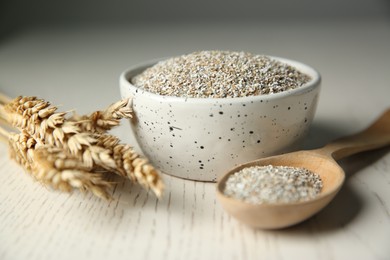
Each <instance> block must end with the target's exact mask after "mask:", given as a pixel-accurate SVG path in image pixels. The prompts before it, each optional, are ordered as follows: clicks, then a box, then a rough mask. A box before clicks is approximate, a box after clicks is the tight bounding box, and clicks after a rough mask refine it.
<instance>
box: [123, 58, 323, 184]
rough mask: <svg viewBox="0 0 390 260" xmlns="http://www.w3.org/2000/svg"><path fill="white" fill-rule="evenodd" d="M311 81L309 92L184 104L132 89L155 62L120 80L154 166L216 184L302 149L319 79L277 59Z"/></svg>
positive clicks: (300, 66) (184, 101)
mask: <svg viewBox="0 0 390 260" xmlns="http://www.w3.org/2000/svg"><path fill="white" fill-rule="evenodd" d="M272 58H274V59H277V60H279V61H281V62H285V63H288V64H290V65H292V66H294V67H295V68H297V69H299V70H300V71H302V72H304V73H306V74H308V75H310V76H311V78H312V80H311V81H310V82H308V83H307V84H305V85H304V86H302V87H300V88H297V89H294V90H289V91H285V92H281V93H277V94H271V95H260V96H251V97H241V98H179V97H169V96H161V95H156V94H153V93H150V92H147V91H144V90H142V89H139V88H137V87H135V86H134V85H132V84H131V82H130V81H131V79H132V77H134V76H135V75H137V74H139V73H140V72H142V71H143V70H144V69H145V68H147V67H149V66H152V65H153V64H154V63H155V62H152V63H148V64H145V65H140V66H136V67H133V68H130V69H128V70H126V71H125V72H123V73H122V74H121V75H120V91H121V95H122V98H127V97H133V109H134V112H135V117H136V118H135V120H133V121H132V122H131V128H132V130H133V134H134V135H135V138H136V140H137V142H138V144H139V146H140V148H141V149H142V151H143V152H144V154H145V155H146V156H147V157H148V158H149V159H150V161H151V162H152V163H153V164H154V165H155V166H156V167H157V168H158V169H160V170H161V171H162V172H163V173H167V174H170V175H174V176H178V177H181V178H186V179H192V180H201V181H215V180H216V178H217V177H218V176H219V175H220V174H222V173H224V172H226V171H227V170H229V169H230V168H232V167H234V166H235V165H237V164H241V163H244V162H247V161H251V160H255V159H259V158H261V157H265V156H270V155H274V154H278V153H282V152H288V151H292V150H294V149H297V148H298V145H299V144H300V143H301V141H302V139H303V138H304V137H305V136H306V134H307V132H308V129H309V126H310V123H311V121H312V119H313V117H314V113H315V110H316V105H317V100H318V95H319V90H320V81H321V78H320V75H319V73H318V72H317V71H315V70H314V69H313V68H311V67H309V66H307V65H305V64H302V63H299V62H296V61H292V60H287V59H282V58H276V57H272Z"/></svg>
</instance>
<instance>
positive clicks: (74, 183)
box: [32, 147, 111, 199]
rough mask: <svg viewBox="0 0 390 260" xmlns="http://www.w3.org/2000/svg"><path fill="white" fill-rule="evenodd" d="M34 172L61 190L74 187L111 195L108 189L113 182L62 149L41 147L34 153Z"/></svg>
mask: <svg viewBox="0 0 390 260" xmlns="http://www.w3.org/2000/svg"><path fill="white" fill-rule="evenodd" d="M32 172H33V174H34V176H35V177H36V178H37V179H38V180H39V181H41V182H42V183H44V184H46V185H48V186H50V187H52V188H54V189H58V190H61V191H65V192H71V191H72V190H73V189H79V190H81V191H84V192H85V191H91V192H92V193H93V194H94V195H96V196H97V197H100V198H104V199H110V198H111V196H110V195H109V193H108V192H107V189H108V188H110V187H111V184H110V183H109V182H107V181H105V180H104V178H103V175H102V174H101V173H96V172H93V171H92V169H91V167H89V166H88V165H85V164H84V163H83V162H81V161H80V160H79V159H78V158H77V157H74V156H72V155H70V154H66V153H64V151H63V150H62V149H58V148H47V147H41V148H38V149H36V150H35V151H34V153H33V164H32Z"/></svg>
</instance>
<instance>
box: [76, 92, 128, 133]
mask: <svg viewBox="0 0 390 260" xmlns="http://www.w3.org/2000/svg"><path fill="white" fill-rule="evenodd" d="M132 112H133V111H132V109H131V99H124V100H121V101H118V102H116V103H114V104H111V105H110V106H109V107H108V108H107V109H105V110H103V111H95V112H93V113H92V114H90V115H84V116H80V115H77V114H74V115H73V116H72V117H71V118H70V119H69V120H71V121H74V122H77V124H78V125H79V126H80V127H81V129H83V130H85V131H88V132H98V133H105V132H107V131H109V130H111V129H112V128H114V127H116V126H118V125H119V124H120V120H121V119H122V118H131V117H132Z"/></svg>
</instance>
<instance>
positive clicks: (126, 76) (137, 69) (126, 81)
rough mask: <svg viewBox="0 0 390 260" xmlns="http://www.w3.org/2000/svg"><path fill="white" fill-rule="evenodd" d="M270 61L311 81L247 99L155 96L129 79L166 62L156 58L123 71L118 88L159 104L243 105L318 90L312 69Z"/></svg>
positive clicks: (318, 78)
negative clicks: (285, 66) (302, 74)
mask: <svg viewBox="0 0 390 260" xmlns="http://www.w3.org/2000/svg"><path fill="white" fill-rule="evenodd" d="M265 56H267V57H269V58H271V59H275V60H277V61H280V62H283V63H286V64H288V65H290V66H292V67H294V68H296V69H298V70H299V71H301V72H303V73H306V74H308V75H309V76H310V77H311V80H310V81H309V82H308V83H306V84H304V85H302V86H300V87H298V88H295V89H290V90H286V91H283V92H279V93H273V94H265V95H256V96H247V97H234V98H231V97H227V98H193V97H177V96H164V95H159V94H155V93H152V92H149V91H147V90H144V89H141V88H139V87H137V86H135V85H134V84H132V83H131V79H132V78H133V77H134V76H135V75H137V74H139V73H141V72H142V71H144V70H145V69H147V68H148V67H151V66H153V65H154V64H156V63H157V62H159V61H163V60H166V59H167V58H158V59H153V60H149V61H146V62H143V63H138V64H136V65H133V66H131V67H129V68H127V69H126V70H124V71H123V72H122V73H121V74H120V76H119V81H120V84H119V85H120V88H121V89H122V88H125V87H126V88H130V89H132V92H135V93H142V95H143V96H146V97H149V98H151V99H154V100H156V101H160V102H186V103H221V104H224V103H243V102H245V103H246V102H258V101H261V102H264V101H270V100H277V99H283V98H285V97H288V96H294V95H301V94H304V93H307V92H311V91H312V90H314V89H316V88H319V87H320V83H321V75H320V73H319V72H318V71H317V70H316V69H315V68H313V67H311V66H309V65H307V64H305V63H302V62H299V61H296V60H291V59H287V58H282V57H277V56H271V55H265Z"/></svg>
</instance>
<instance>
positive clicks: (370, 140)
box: [315, 109, 390, 160]
mask: <svg viewBox="0 0 390 260" xmlns="http://www.w3.org/2000/svg"><path fill="white" fill-rule="evenodd" d="M386 145H390V109H388V110H387V111H386V112H384V113H383V114H382V115H381V116H380V117H379V118H378V119H377V120H376V121H375V122H374V123H373V124H372V125H371V126H369V127H368V128H367V129H365V130H363V131H361V132H359V133H357V134H354V135H351V136H346V137H343V138H340V139H337V140H335V141H333V142H331V143H329V144H327V145H326V146H324V147H323V148H320V149H317V150H315V151H316V152H317V153H320V154H323V155H326V156H331V157H333V158H334V159H335V160H339V159H342V158H344V157H347V156H350V155H353V154H355V153H359V152H363V151H368V150H373V149H377V148H380V147H384V146H386Z"/></svg>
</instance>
